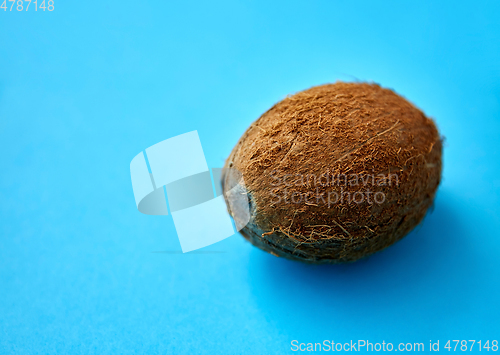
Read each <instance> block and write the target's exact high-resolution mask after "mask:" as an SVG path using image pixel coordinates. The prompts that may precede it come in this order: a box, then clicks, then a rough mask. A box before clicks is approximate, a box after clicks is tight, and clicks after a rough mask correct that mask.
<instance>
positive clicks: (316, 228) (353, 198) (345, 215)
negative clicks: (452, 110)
mask: <svg viewBox="0 0 500 355" xmlns="http://www.w3.org/2000/svg"><path fill="white" fill-rule="evenodd" d="M441 150H442V142H441V138H440V135H439V133H438V130H437V128H436V126H435V124H434V122H433V121H432V120H431V119H430V118H428V117H426V116H425V115H424V114H423V113H422V112H421V111H420V110H419V109H417V108H416V107H415V106H413V105H412V104H411V103H410V102H408V101H407V100H405V99H404V98H402V97H401V96H399V95H397V94H396V93H394V92H393V91H391V90H388V89H384V88H381V87H380V86H379V85H376V84H368V83H343V82H337V83H335V84H328V85H322V86H317V87H313V88H311V89H308V90H305V91H302V92H299V93H298V94H295V95H293V96H290V97H287V98H286V99H284V100H283V101H281V102H279V103H277V104H276V105H274V106H273V107H272V108H271V109H270V110H269V111H267V112H266V113H264V114H263V115H262V116H261V117H260V118H259V119H258V120H257V121H255V122H254V123H253V124H252V125H251V126H250V128H248V130H247V131H246V132H245V133H244V134H243V136H242V137H241V139H240V140H239V142H238V144H237V145H236V147H234V149H233V151H232V153H231V155H230V156H229V158H228V159H227V161H226V165H225V167H226V168H230V169H229V170H227V171H231V169H235V171H238V172H240V173H241V174H242V176H243V179H241V180H239V181H238V183H239V184H240V185H241V186H239V188H240V191H246V193H247V196H248V200H249V204H250V222H249V223H248V224H246V226H245V227H244V228H243V229H242V230H241V233H242V234H243V236H244V237H245V238H246V239H247V240H249V241H250V242H251V243H252V244H253V245H255V246H257V247H259V248H261V249H263V250H265V251H267V252H269V253H271V254H273V255H276V256H283V257H285V258H288V259H293V260H300V261H304V262H311V263H341V262H351V261H355V260H358V259H360V258H362V257H365V256H367V255H370V254H372V253H375V252H377V251H379V250H381V249H384V248H385V247H387V246H389V245H391V244H393V243H394V242H396V241H397V240H399V239H401V238H403V237H404V236H405V235H406V234H408V232H410V231H411V230H412V229H413V228H414V227H415V226H416V225H417V224H418V223H419V222H420V221H422V219H423V218H424V216H425V214H426V211H427V209H428V208H429V207H430V206H431V205H432V202H433V199H434V195H435V193H436V189H437V187H438V185H439V181H440V176H441ZM234 176H236V175H235V174H230V173H226V174H223V177H222V185H223V188H224V192H228V191H229V187H230V186H234V183H235V182H231V181H230V180H231V179H232V178H233V179H234ZM241 189H243V190H241ZM245 189H246V190H245ZM233 191H234V190H233ZM243 193H245V192H243ZM225 196H226V195H225ZM231 198H232V197H231V195H230V194H228V195H227V196H226V203H227V205H228V208H229V210H230V211H229V212H230V213H231V214H232V216H233V217H234V218H235V222H238V219H239V217H240V215H244V214H245V213H244V212H243V211H239V210H238V207H235V206H237V204H234V203H233V204H231V203H230V202H231V201H229V200H230V199H231ZM230 205H232V206H233V210H231V208H230V207H229V206H230Z"/></svg>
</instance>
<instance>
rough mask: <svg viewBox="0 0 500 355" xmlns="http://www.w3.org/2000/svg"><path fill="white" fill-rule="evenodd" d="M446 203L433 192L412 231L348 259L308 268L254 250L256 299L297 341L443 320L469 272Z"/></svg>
mask: <svg viewBox="0 0 500 355" xmlns="http://www.w3.org/2000/svg"><path fill="white" fill-rule="evenodd" d="M453 200H454V198H453V196H451V195H449V194H447V193H446V192H442V191H440V193H439V194H438V196H437V199H436V201H435V208H434V210H433V211H430V212H429V213H428V214H427V216H426V218H425V219H424V221H423V223H421V224H420V225H419V226H417V227H416V229H415V230H414V231H412V232H411V233H410V234H409V235H407V236H406V237H405V238H403V239H402V240H401V241H399V242H398V243H396V244H394V245H392V246H391V247H389V248H387V249H385V250H383V251H381V252H379V253H377V254H374V255H372V256H370V257H369V258H366V259H363V260H359V261H357V262H355V263H352V264H343V265H308V264H302V263H299V262H294V261H289V260H286V259H281V258H276V257H274V256H272V255H268V254H267V253H264V252H261V251H259V250H257V249H256V250H254V251H253V252H252V255H251V260H250V270H249V272H250V280H251V285H252V291H253V295H254V297H255V298H256V302H257V304H258V305H259V306H260V308H261V310H262V312H263V313H265V315H266V318H267V319H269V321H270V322H272V323H276V326H277V327H279V328H278V329H280V330H281V331H283V332H285V333H287V334H289V335H290V336H291V339H296V338H297V337H298V336H299V335H300V337H301V338H302V339H303V340H304V341H306V340H307V341H313V340H317V341H321V340H322V339H331V338H332V337H335V336H336V337H337V338H338V337H339V336H341V337H342V336H343V337H344V338H345V339H344V340H349V339H350V338H349V337H348V335H349V334H350V337H351V338H352V336H353V335H354V334H355V335H356V336H357V337H362V336H363V335H364V334H365V335H366V336H368V335H370V336H371V337H373V335H374V334H377V333H378V332H379V335H380V336H381V337H384V336H385V337H387V334H388V332H389V329H394V327H404V326H405V325H407V323H408V322H414V323H422V321H423V320H424V319H426V320H427V321H430V322H431V323H432V322H434V323H433V324H434V325H436V324H438V325H439V324H440V323H443V322H446V321H447V319H450V318H449V317H447V316H448V315H450V314H451V313H453V312H456V309H457V307H462V306H464V302H465V301H464V300H463V299H462V298H460V297H456V295H455V293H456V292H460V291H461V289H462V288H463V287H464V286H457V285H463V278H467V277H468V276H470V275H471V271H470V269H469V268H468V267H467V262H464V261H466V260H467V258H468V257H469V256H470V249H469V248H468V246H469V245H470V243H471V241H470V240H469V239H468V236H467V232H466V230H465V229H464V228H461V226H460V216H459V214H458V212H457V211H458V210H457V209H455V208H454V206H455V204H456V202H453ZM448 295H449V297H447V296H448ZM442 325H443V327H444V326H445V324H444V323H443V324H442ZM402 329H404V328H402ZM408 331H410V330H408ZM416 332H417V333H418V330H416V329H411V334H412V335H413V336H414V335H417V333H416ZM425 334H427V333H425Z"/></svg>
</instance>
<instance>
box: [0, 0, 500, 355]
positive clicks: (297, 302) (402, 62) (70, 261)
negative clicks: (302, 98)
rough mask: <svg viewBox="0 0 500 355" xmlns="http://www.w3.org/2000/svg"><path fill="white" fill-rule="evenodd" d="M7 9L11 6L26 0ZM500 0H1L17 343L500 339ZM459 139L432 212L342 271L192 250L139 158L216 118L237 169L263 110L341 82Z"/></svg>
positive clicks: (33, 346) (0, 57) (1, 216)
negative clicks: (38, 6) (365, 87)
mask: <svg viewBox="0 0 500 355" xmlns="http://www.w3.org/2000/svg"><path fill="white" fill-rule="evenodd" d="M9 6H10V4H9ZM499 10H500V5H499V4H498V2H494V1H490V2H473V1H470V2H456V1H446V2H438V1H418V2H413V3H409V2H401V1H386V2H383V3H381V2H379V3H371V2H368V1H366V2H361V1H344V2H340V1H339V2H330V1H323V2H303V3H301V2H296V1H281V2H270V1H252V2H250V1H248V2H236V1H227V2H214V1H210V2H206V3H201V2H199V3H187V2H176V3H174V2H156V3H153V2H148V1H141V2H139V1H134V2H132V1H72V2H71V1H67V2H63V1H60V2H59V1H56V2H55V11H53V12H41V11H38V12H34V11H31V9H30V11H28V12H22V13H20V12H17V11H13V12H9V11H7V12H4V11H0V148H1V151H2V154H1V158H0V162H1V168H0V201H1V204H0V353H1V354H9V353H16V354H23V353H47V354H53V353H66V354H77V353H99V354H105V353H120V354H125V353H163V354H165V353H169V354H186V353H221V354H239V353H242V354H264V353H265V354H268V353H288V352H291V350H290V349H291V341H292V340H298V341H299V342H304V343H307V342H318V341H323V340H325V339H329V340H333V341H335V342H337V341H341V342H348V341H350V340H354V341H356V340H357V339H366V340H369V341H371V342H382V341H383V340H384V341H385V342H392V343H394V344H398V343H399V342H404V343H407V342H412V343H413V342H423V343H424V344H425V346H426V348H427V347H428V344H429V341H430V340H432V341H437V340H438V339H439V340H440V342H441V350H442V351H443V350H444V349H443V346H444V342H445V341H446V340H448V339H467V340H468V339H474V340H481V339H482V340H483V342H484V341H486V340H488V339H489V340H490V341H491V340H492V339H497V340H500V339H499V338H500V332H499V331H500V305H499V299H500V257H499V254H500V240H499V234H500V232H499V231H500V214H499V205H500V178H499V174H500V166H499V158H500V157H499V147H498V138H499V133H498V132H499V129H500V99H499V98H500V60H499V53H500V20H499V18H500V16H499ZM352 76H353V77H356V78H359V79H361V80H372V81H375V82H378V83H381V84H382V85H383V86H385V87H390V88H394V89H395V90H396V91H397V92H398V93H400V94H402V95H404V96H405V97H407V98H409V99H410V100H411V101H412V102H414V103H415V104H416V105H417V106H419V107H420V108H422V109H423V110H424V111H425V112H426V113H427V114H428V115H430V116H432V117H434V118H435V119H436V121H437V124H438V126H439V128H440V130H441V133H442V134H443V135H445V136H446V147H445V164H444V175H443V182H442V185H441V187H440V190H439V194H438V197H437V200H436V203H435V208H434V211H433V213H432V214H430V215H429V216H428V217H427V218H426V220H425V222H424V223H423V225H421V226H420V227H419V228H418V229H417V230H416V231H415V232H413V233H411V235H409V236H408V237H407V238H405V239H404V240H402V241H401V242H399V243H398V244H396V245H394V246H393V247H391V248H389V249H387V250H385V251H383V252H381V253H379V254H377V255H375V256H373V257H370V258H369V259H367V260H363V261H360V262H358V263H355V264H352V265H345V266H308V265H302V264H298V263H294V262H289V261H286V260H281V259H278V258H275V257H274V256H271V255H268V254H266V253H264V252H261V251H260V250H258V249H256V248H253V247H252V246H250V245H249V244H248V243H247V242H245V241H244V240H243V238H242V237H240V236H238V235H234V236H233V237H230V238H228V239H226V240H224V241H222V242H220V243H218V244H215V245H213V246H210V247H208V248H206V249H203V250H201V251H200V252H198V253H196V252H195V253H191V254H185V255H183V254H181V253H175V252H173V251H180V245H179V242H178V240H177V236H176V233H175V228H174V225H173V222H172V218H171V216H165V217H159V216H147V215H142V214H141V213H139V212H138V211H137V209H136V206H135V203H134V196H133V193H132V186H131V182H130V176H129V164H130V161H131V160H132V158H133V157H134V156H135V155H136V154H137V153H139V152H140V151H141V150H143V149H145V148H147V147H149V146H151V145H153V144H155V143H157V142H160V141H162V140H164V139H166V138H169V137H173V136H175V135H178V134H182V133H185V132H189V131H192V130H195V129H196V130H198V132H199V135H200V139H201V142H202V144H203V147H204V150H205V155H206V157H207V161H208V165H209V167H220V166H221V165H222V164H223V161H224V159H225V158H226V157H227V155H228V154H229V152H230V150H231V148H232V147H233V145H234V144H235V143H236V141H237V139H238V138H239V137H240V135H241V134H242V133H243V132H244V130H245V129H246V128H247V127H248V126H249V125H250V123H251V122H252V121H253V120H254V119H256V118H257V117H258V116H259V115H260V114H261V113H263V112H264V111H265V110H267V109H268V108H269V107H270V106H272V105H273V104H274V103H275V102H277V101H279V100H280V99H282V98H283V97H285V96H286V95H287V94H289V93H293V92H296V91H299V90H302V89H305V88H308V87H310V86H313V85H318V84H322V83H325V82H333V81H335V80H337V79H341V80H352Z"/></svg>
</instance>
